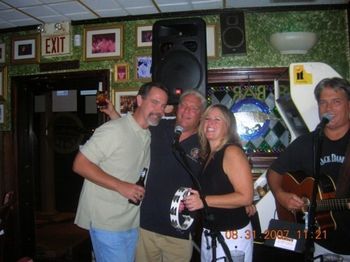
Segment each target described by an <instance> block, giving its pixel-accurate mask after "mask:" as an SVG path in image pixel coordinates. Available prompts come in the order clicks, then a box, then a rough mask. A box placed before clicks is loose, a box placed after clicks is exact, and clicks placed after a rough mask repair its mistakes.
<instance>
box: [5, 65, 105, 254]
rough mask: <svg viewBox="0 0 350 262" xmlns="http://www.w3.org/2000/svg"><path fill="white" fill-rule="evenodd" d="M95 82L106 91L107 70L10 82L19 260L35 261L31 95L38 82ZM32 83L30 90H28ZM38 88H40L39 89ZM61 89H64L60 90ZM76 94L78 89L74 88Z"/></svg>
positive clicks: (32, 112)
mask: <svg viewBox="0 0 350 262" xmlns="http://www.w3.org/2000/svg"><path fill="white" fill-rule="evenodd" d="M86 77H89V78H96V80H97V81H101V82H103V87H104V89H105V90H107V91H108V89H107V87H109V86H110V71H109V70H93V71H79V72H68V73H55V74H45V75H43V74H39V75H30V76H14V77H12V78H11V90H12V113H13V117H12V120H13V122H12V124H13V130H14V133H13V134H14V137H13V139H14V151H15V157H14V159H13V161H14V162H15V166H16V170H15V177H16V179H15V180H16V182H17V183H16V187H17V188H16V189H15V190H16V191H17V192H18V195H17V200H18V201H17V203H18V208H17V212H16V214H15V216H16V224H17V226H16V231H17V241H16V242H17V243H18V253H19V254H20V255H21V256H31V257H35V251H36V236H35V188H34V187H35V179H34V178H35V165H34V163H35V157H36V156H35V146H36V145H35V134H34V132H33V116H34V92H35V90H37V88H39V87H40V82H41V81H53V82H55V81H60V80H62V79H63V78H64V79H65V80H67V79H68V80H69V79H79V78H86ZM28 83H31V84H32V85H31V86H28ZM35 83H37V84H35ZM40 88H41V87H40ZM62 89H65V88H64V87H62ZM77 90H79V87H77ZM105 120H106V118H105V116H104V115H101V117H99V119H98V122H99V124H101V123H102V122H104V121H105Z"/></svg>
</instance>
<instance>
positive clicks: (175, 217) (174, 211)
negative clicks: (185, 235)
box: [170, 187, 194, 230]
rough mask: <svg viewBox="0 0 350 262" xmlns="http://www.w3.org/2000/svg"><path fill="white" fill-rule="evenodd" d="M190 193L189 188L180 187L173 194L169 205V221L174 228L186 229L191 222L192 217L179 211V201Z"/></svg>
mask: <svg viewBox="0 0 350 262" xmlns="http://www.w3.org/2000/svg"><path fill="white" fill-rule="evenodd" d="M190 194H191V188H188V187H180V188H179V189H178V190H177V191H176V192H175V194H174V196H173V199H172V201H171V206H170V223H171V225H172V226H173V227H174V228H176V229H180V230H187V229H189V228H190V226H191V225H192V223H193V220H194V219H193V218H192V217H191V216H190V215H187V214H181V213H180V212H179V208H180V203H181V201H182V200H183V199H184V198H185V197H187V196H189V195H190Z"/></svg>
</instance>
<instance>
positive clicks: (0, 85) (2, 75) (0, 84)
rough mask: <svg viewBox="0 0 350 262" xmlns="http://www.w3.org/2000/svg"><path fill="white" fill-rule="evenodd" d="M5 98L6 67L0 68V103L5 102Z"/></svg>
mask: <svg viewBox="0 0 350 262" xmlns="http://www.w3.org/2000/svg"><path fill="white" fill-rule="evenodd" d="M6 96H7V67H6V66H3V67H0V101H5V100H6Z"/></svg>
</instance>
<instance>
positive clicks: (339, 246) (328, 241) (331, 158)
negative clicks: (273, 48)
mask: <svg viewBox="0 0 350 262" xmlns="http://www.w3.org/2000/svg"><path fill="white" fill-rule="evenodd" d="M314 94H315V97H316V100H317V103H318V111H319V116H320V118H322V117H323V116H327V117H329V118H330V121H329V123H328V124H326V125H325V127H324V129H323V132H324V136H323V137H322V147H321V148H322V151H321V153H320V160H319V161H320V172H319V173H320V174H321V177H322V176H325V175H328V176H329V177H330V178H331V179H332V180H333V181H334V183H335V185H334V189H335V194H334V197H335V198H349V197H350V173H349V172H350V145H349V144H350V143H349V141H350V131H349V129H350V120H349V114H350V84H349V82H348V81H346V80H344V79H341V78H326V79H323V80H322V81H320V82H319V83H318V84H317V86H316V87H315V90H314ZM315 117H316V116H315ZM316 132H319V131H313V132H311V133H309V134H306V135H302V136H300V137H298V138H297V139H296V140H294V141H293V142H292V143H291V144H290V145H289V146H288V147H287V148H286V150H285V151H284V152H283V153H282V154H281V155H280V156H279V158H278V159H276V160H275V161H274V162H273V163H272V165H271V167H270V168H269V170H268V173H267V179H268V184H269V187H270V189H271V191H272V193H273V195H274V197H275V199H276V202H277V203H278V205H280V206H282V207H283V208H285V209H286V210H289V212H291V214H294V213H295V212H296V211H300V210H301V209H304V208H305V199H302V196H301V195H300V194H297V192H293V191H291V190H288V189H287V187H286V186H285V185H283V180H284V176H285V175H286V173H287V172H288V173H293V172H299V173H300V172H302V173H303V174H304V178H306V177H313V176H314V174H315V171H314V138H315V137H316V136H317V133H316ZM321 177H320V180H321ZM310 194H311V192H310ZM278 205H277V206H278ZM346 206H348V205H345V207H346ZM316 215H317V208H316ZM332 216H333V217H334V220H335V221H336V226H335V227H328V228H327V234H325V235H324V237H322V239H318V240H315V253H314V256H317V255H320V254H324V253H335V254H339V255H342V256H343V257H344V261H350V244H349V243H350V210H349V209H345V210H342V211H332ZM316 217H317V216H316Z"/></svg>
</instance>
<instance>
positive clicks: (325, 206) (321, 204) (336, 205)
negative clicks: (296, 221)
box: [316, 198, 350, 211]
mask: <svg viewBox="0 0 350 262" xmlns="http://www.w3.org/2000/svg"><path fill="white" fill-rule="evenodd" d="M347 209H350V198H339V199H338V198H334V199H324V200H319V201H317V208H316V210H317V211H331V210H333V211H344V210H347Z"/></svg>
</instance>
